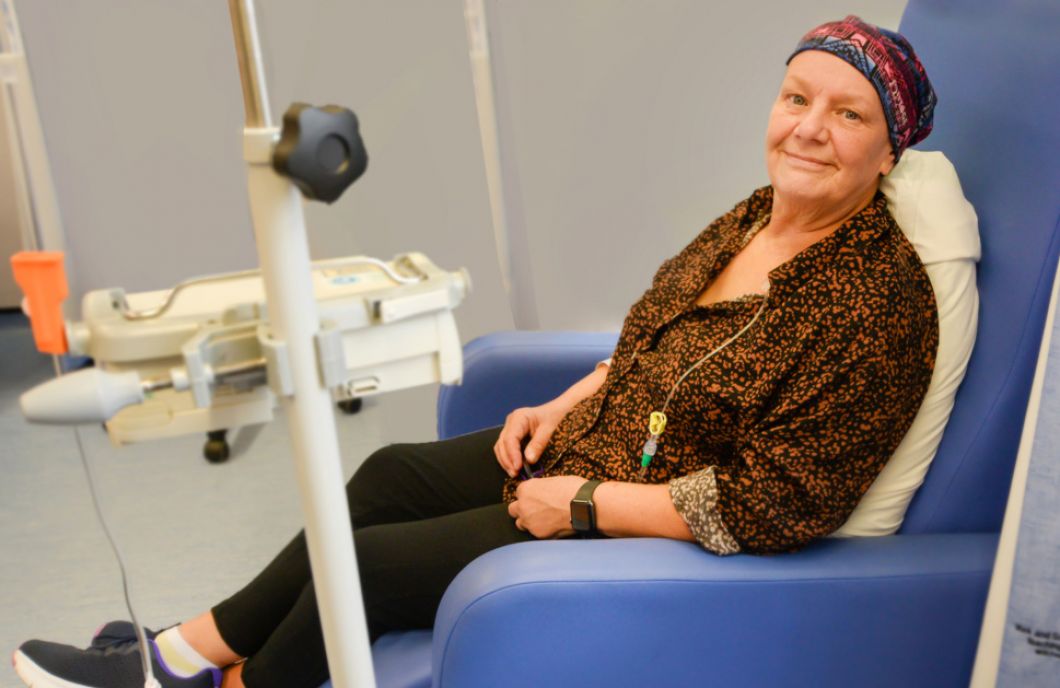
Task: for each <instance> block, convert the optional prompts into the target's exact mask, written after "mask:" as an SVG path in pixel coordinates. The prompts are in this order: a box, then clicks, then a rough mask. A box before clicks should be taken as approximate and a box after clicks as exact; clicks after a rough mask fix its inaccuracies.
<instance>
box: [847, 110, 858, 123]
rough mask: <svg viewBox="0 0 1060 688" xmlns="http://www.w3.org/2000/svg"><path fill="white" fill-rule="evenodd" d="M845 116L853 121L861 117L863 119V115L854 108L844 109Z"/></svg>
mask: <svg viewBox="0 0 1060 688" xmlns="http://www.w3.org/2000/svg"><path fill="white" fill-rule="evenodd" d="M843 118H844V119H848V120H850V121H851V122H857V121H858V120H859V119H861V115H859V114H858V113H856V112H854V111H853V110H843Z"/></svg>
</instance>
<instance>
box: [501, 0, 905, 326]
mask: <svg viewBox="0 0 1060 688" xmlns="http://www.w3.org/2000/svg"><path fill="white" fill-rule="evenodd" d="M491 7H493V8H494V9H495V12H494V14H493V19H494V21H493V27H494V29H495V31H494V39H495V41H494V42H495V45H496V47H497V50H496V53H495V61H496V63H497V70H498V73H499V74H500V75H501V78H499V79H498V89H499V93H498V101H499V102H500V103H501V105H500V107H501V109H502V113H501V131H502V145H506V146H507V147H508V154H509V155H508V156H507V160H508V168H509V169H508V172H509V173H511V174H510V178H509V182H510V183H509V185H508V187H509V188H508V190H507V191H508V194H509V195H513V196H515V197H516V198H517V203H516V205H518V206H519V207H521V208H523V210H524V217H523V218H521V219H522V222H524V223H525V225H524V226H525V228H526V235H527V237H528V244H529V249H530V250H529V256H527V257H526V258H527V259H528V260H529V261H531V264H532V265H531V273H532V274H534V275H535V284H534V296H535V299H536V302H537V305H538V308H539V310H540V323H541V327H542V328H545V329H590V330H614V329H617V328H618V327H619V326H620V325H621V322H622V318H623V317H624V315H625V311H626V310H627V308H628V307H629V305H630V304H631V303H632V302H633V301H634V300H636V299H637V298H638V297H639V295H640V294H641V293H642V292H643V290H644V289H645V288H647V286H648V285H649V283H650V280H651V275H652V274H653V273H654V271H655V268H656V267H657V266H658V265H659V264H660V263H661V262H662V261H663V260H664V259H665V258H667V257H669V256H671V255H673V254H674V253H676V252H677V251H679V250H680V249H681V248H682V247H683V246H684V245H685V244H687V243H688V242H689V241H690V240H691V239H692V237H694V236H695V235H696V234H697V233H698V232H699V231H700V230H701V229H702V228H703V227H705V226H706V225H707V224H708V223H709V222H710V221H711V220H713V219H714V218H715V217H717V216H718V215H720V214H721V213H723V212H725V211H727V210H728V209H729V208H731V207H732V206H733V205H734V204H735V203H736V202H737V201H739V200H740V199H742V198H744V197H746V196H747V195H749V193H750V191H751V190H752V189H754V188H756V187H759V186H762V185H764V184H767V183H768V179H767V177H766V173H765V167H764V140H765V126H766V121H767V119H768V115H769V109H770V107H771V105H772V102H773V99H774V98H775V97H776V91H777V88H778V87H779V85H780V80H781V78H782V75H783V72H784V62H785V60H786V59H787V56H788V55H789V54H790V52H791V50H792V48H794V46H795V43H796V42H797V41H798V39H799V37H800V36H801V35H802V34H803V33H804V32H805V31H806V30H808V29H809V28H811V27H813V26H816V25H817V24H819V23H821V22H824V21H829V20H833V19H839V18H842V17H843V16H845V15H846V14H858V15H859V16H861V17H862V18H863V19H865V20H866V21H870V22H874V23H877V24H880V25H882V26H885V27H889V28H897V26H898V21H899V19H900V17H901V12H902V10H903V9H904V7H905V1H904V0H815V2H813V3H806V2H797V3H796V2H780V1H776V0H772V1H766V0H757V1H753V0H748V1H745V2H740V3H735V2H706V1H705V0H662V1H657V2H647V1H646V0H609V1H606V2H604V1H599V0H598V1H593V0H580V1H577V2H571V1H569V0H535V1H533V2H526V1H524V2H504V1H501V2H496V3H494V4H493V5H491ZM516 168H517V169H516ZM516 172H517V175H516V174H515V173H516ZM516 221H517V222H518V221H519V218H517V219H516Z"/></svg>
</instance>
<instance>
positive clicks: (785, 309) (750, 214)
mask: <svg viewBox="0 0 1060 688" xmlns="http://www.w3.org/2000/svg"><path fill="white" fill-rule="evenodd" d="M772 201H773V193H772V188H771V187H764V188H762V189H759V190H757V191H755V192H754V193H753V194H752V195H751V197H750V198H748V199H746V200H745V201H743V202H741V203H740V204H739V205H737V206H736V207H735V208H734V209H733V210H732V211H730V212H729V213H727V214H726V215H724V216H722V217H721V218H719V219H718V220H716V221H715V222H714V223H712V224H711V225H710V226H709V227H707V228H706V229H705V230H704V231H703V232H702V233H701V234H700V235H699V236H698V237H697V238H696V239H695V240H694V241H693V242H692V243H691V244H689V245H688V246H687V247H685V249H684V250H683V251H681V253H679V254H678V255H677V256H675V257H674V258H672V259H670V260H668V261H666V262H665V263H663V265H662V267H661V268H660V269H659V271H658V272H657V273H656V275H655V278H654V280H653V282H652V286H651V288H650V289H649V290H648V291H647V292H645V294H644V296H643V297H641V299H640V300H639V301H638V302H637V303H636V304H634V305H633V307H632V309H630V312H629V314H628V315H627V317H626V321H625V323H624V325H623V328H622V333H621V335H620V337H619V340H618V344H617V346H616V348H615V352H614V356H613V358H612V362H611V366H610V369H609V370H608V374H607V378H606V379H605V380H604V383H603V384H602V385H601V386H600V389H599V390H597V392H596V393H595V394H593V395H591V396H590V397H588V398H586V399H584V400H583V401H581V402H580V403H579V404H577V405H576V406H575V407H574V408H573V409H572V410H571V411H570V413H568V414H567V416H566V417H565V418H564V419H563V421H562V423H560V425H559V427H558V428H557V429H556V432H555V434H554V435H553V436H552V440H551V442H550V444H549V446H548V448H547V449H546V451H545V453H544V455H543V456H542V458H541V465H542V466H544V467H545V475H579V476H583V477H585V478H596V479H601V480H619V481H630V482H635V481H637V480H638V476H637V473H638V471H639V469H640V456H641V449H642V447H643V445H644V441H645V440H646V439H647V437H648V416H649V415H650V414H651V412H652V411H658V410H661V409H662V406H663V403H664V402H665V400H666V397H667V395H668V394H669V392H670V390H671V388H672V387H673V385H674V384H675V383H676V382H677V380H678V379H679V378H680V377H681V376H682V375H683V374H684V373H685V372H686V371H687V370H688V369H689V368H690V367H692V366H693V365H694V364H695V363H696V362H697V361H699V360H700V359H701V358H702V357H703V356H704V355H706V354H707V353H708V352H710V351H712V350H713V349H714V348H716V347H717V346H718V345H719V344H721V343H722V342H724V341H725V340H726V339H728V338H729V337H731V336H732V335H734V334H736V333H737V332H738V331H739V330H741V329H742V328H743V327H744V326H746V325H747V324H748V323H749V322H750V321H751V320H752V318H754V317H755V314H756V313H757V312H758V311H759V309H760V308H761V309H762V311H761V315H760V316H759V319H758V320H757V321H756V322H755V324H754V325H753V326H752V327H751V328H750V329H748V330H747V331H746V332H745V333H744V334H743V335H742V336H741V337H739V338H738V339H737V340H736V341H734V342H733V343H732V344H731V345H729V346H728V347H726V348H725V349H723V350H721V351H720V352H718V353H717V354H716V355H715V356H713V357H712V358H710V359H709V360H707V361H706V362H705V363H704V364H702V365H700V366H699V367H698V368H696V369H695V370H694V371H693V372H692V373H691V374H690V375H688V377H687V378H685V380H684V381H683V382H682V383H681V384H680V386H679V387H678V388H677V391H676V392H675V394H674V396H673V400H672V401H671V402H670V405H669V407H668V408H667V410H666V415H667V418H668V423H667V427H666V431H665V433H664V434H663V435H662V437H661V438H660V440H659V443H658V451H657V453H656V455H655V458H654V460H653V461H652V463H651V466H650V467H649V469H648V473H647V477H646V481H647V482H650V483H666V482H668V483H669V484H670V494H671V497H672V498H673V500H674V505H675V507H676V508H677V510H678V512H679V513H680V514H681V516H682V517H683V518H684V520H685V521H686V522H687V523H688V524H689V526H690V528H691V530H692V532H693V534H694V535H695V536H696V537H697V539H698V540H699V541H700V543H701V544H703V546H704V547H706V548H708V549H710V550H712V551H715V552H718V553H721V554H727V553H731V552H735V551H740V550H743V551H748V552H782V551H790V550H794V549H797V548H799V547H801V546H803V545H805V544H806V543H808V542H809V541H810V540H812V539H814V538H817V537H821V536H824V535H827V534H828V533H831V532H832V531H834V530H836V529H837V528H839V526H841V525H842V524H843V522H844V521H845V520H846V518H847V517H848V516H849V515H850V513H851V512H852V511H853V509H854V506H855V505H856V504H857V502H858V500H859V499H860V498H861V496H862V495H863V494H864V493H865V491H866V490H867V489H868V488H869V486H870V485H871V484H872V481H873V480H874V479H875V478H876V476H877V474H879V472H880V470H881V469H882V468H883V465H884V463H885V462H886V461H887V459H888V458H889V457H890V455H891V454H892V453H893V452H894V450H895V448H896V447H897V446H898V443H899V442H900V441H901V439H902V437H903V436H904V435H905V432H906V430H908V428H909V426H910V424H911V423H912V422H913V418H914V416H915V415H916V411H917V409H918V408H919V407H920V402H921V400H922V399H923V397H924V394H925V392H926V391H927V386H928V382H929V381H930V379H931V371H932V368H933V366H934V360H935V350H936V348H937V345H938V317H937V312H936V308H935V298H934V294H933V292H932V290H931V284H930V282H929V281H928V278H927V275H926V273H925V272H924V268H923V265H922V264H921V262H920V260H919V258H918V257H917V255H916V252H915V251H914V249H913V247H912V246H911V245H910V244H909V242H908V241H907V240H906V238H905V236H904V235H903V234H902V232H901V230H900V229H899V228H898V226H897V225H896V224H895V222H894V219H893V218H892V217H891V215H890V213H889V212H888V211H887V207H886V202H885V201H884V199H883V197H882V195H879V194H877V196H876V198H875V199H874V200H873V202H872V203H870V204H869V205H868V206H867V207H866V208H865V209H864V210H862V211H861V212H860V213H858V214H857V215H856V216H855V217H853V218H851V219H850V220H849V221H848V222H846V223H845V224H843V225H842V226H841V227H840V228H839V229H837V230H836V231H835V232H833V233H832V234H830V235H829V236H827V237H825V238H824V239H822V240H820V241H818V242H817V243H815V244H813V245H812V246H810V247H809V248H807V249H805V250H804V251H802V252H801V253H799V254H798V255H797V256H796V257H795V258H793V259H792V260H790V261H788V262H787V263H784V264H783V265H781V266H780V267H778V268H776V269H775V270H773V271H772V272H771V273H770V274H769V283H770V286H769V292H768V295H766V296H765V297H762V296H749V297H745V298H741V299H736V300H733V301H725V302H721V303H715V304H710V305H707V306H699V305H696V303H695V301H696V298H697V297H698V296H699V294H700V293H701V292H702V291H703V289H704V288H705V287H706V286H707V285H708V284H709V283H710V281H711V280H713V279H714V278H715V277H716V276H717V275H718V274H719V273H720V272H721V270H722V269H723V268H724V267H725V265H726V264H727V263H728V262H729V261H730V260H731V259H732V258H733V256H735V255H736V254H737V253H738V252H739V251H740V250H741V249H742V248H743V247H744V246H746V245H747V243H748V242H749V241H750V239H751V237H752V236H753V234H754V231H755V230H756V229H757V228H758V227H761V226H762V225H764V224H765V219H766V217H767V216H768V213H769V212H770V210H771V208H772ZM763 298H764V299H765V304H764V307H763ZM515 485H516V483H515V482H514V481H509V482H508V483H507V484H506V485H505V489H504V497H505V499H506V500H511V499H512V498H513V495H514V488H515Z"/></svg>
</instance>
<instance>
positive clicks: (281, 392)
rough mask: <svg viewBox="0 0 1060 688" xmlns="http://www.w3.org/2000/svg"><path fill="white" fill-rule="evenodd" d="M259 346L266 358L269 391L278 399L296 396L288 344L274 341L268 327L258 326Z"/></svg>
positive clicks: (277, 340)
mask: <svg viewBox="0 0 1060 688" xmlns="http://www.w3.org/2000/svg"><path fill="white" fill-rule="evenodd" d="M258 344H260V345H261V354H262V356H263V357H264V358H265V369H266V370H268V372H269V375H268V378H269V389H271V390H272V393H273V394H275V395H276V396H277V397H289V396H292V395H293V394H294V379H293V376H292V374H291V363H290V361H289V359H288V357H287V356H288V354H287V342H284V341H282V340H279V339H274V338H273V337H272V335H271V334H269V330H268V327H267V326H266V325H265V324H264V323H262V324H259V325H258Z"/></svg>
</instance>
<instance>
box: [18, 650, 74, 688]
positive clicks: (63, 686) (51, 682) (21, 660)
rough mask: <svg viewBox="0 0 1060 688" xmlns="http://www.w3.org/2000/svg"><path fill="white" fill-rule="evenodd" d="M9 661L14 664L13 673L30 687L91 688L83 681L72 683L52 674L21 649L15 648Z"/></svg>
mask: <svg viewBox="0 0 1060 688" xmlns="http://www.w3.org/2000/svg"><path fill="white" fill-rule="evenodd" d="M11 663H12V664H13V665H14V666H15V673H16V674H18V677H19V678H20V679H22V682H23V683H25V684H26V685H27V686H29V687H30V688H92V686H86V685H84V684H83V683H73V682H71V681H66V680H64V679H61V678H57V677H55V676H52V675H51V674H49V673H48V672H47V671H45V670H44V669H42V668H41V667H40V666H39V665H38V664H37V663H36V662H34V661H33V660H32V659H30V658H29V657H27V656H26V655H25V654H23V652H22V650H15V653H14V654H13V655H12V656H11Z"/></svg>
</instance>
